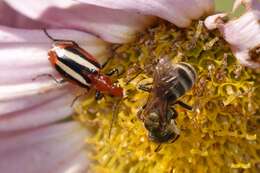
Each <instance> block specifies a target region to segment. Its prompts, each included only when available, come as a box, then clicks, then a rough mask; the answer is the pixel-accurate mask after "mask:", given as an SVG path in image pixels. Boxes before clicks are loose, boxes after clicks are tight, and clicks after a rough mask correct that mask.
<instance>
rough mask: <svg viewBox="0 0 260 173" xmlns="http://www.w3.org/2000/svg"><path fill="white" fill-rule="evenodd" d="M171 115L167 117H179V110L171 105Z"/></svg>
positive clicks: (169, 118)
mask: <svg viewBox="0 0 260 173" xmlns="http://www.w3.org/2000/svg"><path fill="white" fill-rule="evenodd" d="M170 110H171V111H172V112H171V115H170V116H168V117H167V119H168V120H171V119H176V118H177V117H178V112H177V111H176V110H175V109H174V107H170Z"/></svg>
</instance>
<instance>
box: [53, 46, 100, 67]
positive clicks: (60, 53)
mask: <svg viewBox="0 0 260 173" xmlns="http://www.w3.org/2000/svg"><path fill="white" fill-rule="evenodd" d="M53 49H54V51H55V52H56V54H57V55H58V57H60V58H62V57H67V58H70V59H71V60H72V61H74V62H76V63H78V64H80V65H82V66H84V67H87V68H88V69H90V70H91V71H98V70H99V68H97V67H96V66H95V65H93V64H92V63H90V62H89V61H88V60H87V59H85V58H82V57H80V56H79V55H77V54H75V53H73V52H70V51H68V50H66V49H63V48H60V47H54V48H53Z"/></svg>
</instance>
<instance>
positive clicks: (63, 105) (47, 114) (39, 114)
mask: <svg viewBox="0 0 260 173" xmlns="http://www.w3.org/2000/svg"><path fill="white" fill-rule="evenodd" d="M74 98H75V96H74V95H73V94H72V93H71V92H67V93H64V94H62V95H58V96H56V97H54V98H52V99H51V97H50V98H49V99H46V97H45V98H44V97H43V98H39V99H40V100H38V104H37V103H36V104H34V105H33V104H32V105H30V104H28V103H26V100H24V101H19V100H15V101H14V102H9V103H7V104H10V105H8V106H7V105H6V107H9V106H14V107H15V108H13V110H12V111H13V112H10V111H11V110H10V111H9V113H8V111H3V112H7V113H6V114H2V115H1V116H0V132H3V131H16V130H23V129H28V128H35V127H38V126H42V125H46V124H50V123H53V122H56V121H58V120H62V119H64V118H66V117H69V116H71V115H72V113H73V108H72V106H71V104H72V102H73V99H74ZM24 99H28V98H24ZM44 99H45V100H44ZM22 104H25V105H22ZM25 106H27V107H25Z"/></svg>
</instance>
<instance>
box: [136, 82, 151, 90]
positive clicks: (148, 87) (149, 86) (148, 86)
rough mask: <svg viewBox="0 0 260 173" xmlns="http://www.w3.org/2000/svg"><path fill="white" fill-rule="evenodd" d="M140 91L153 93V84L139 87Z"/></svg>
mask: <svg viewBox="0 0 260 173" xmlns="http://www.w3.org/2000/svg"><path fill="white" fill-rule="evenodd" d="M138 89H140V90H142V91H145V92H151V91H152V83H146V84H140V85H139V86H138Z"/></svg>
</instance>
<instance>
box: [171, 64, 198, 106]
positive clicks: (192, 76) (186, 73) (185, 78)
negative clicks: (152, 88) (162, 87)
mask: <svg viewBox="0 0 260 173" xmlns="http://www.w3.org/2000/svg"><path fill="white" fill-rule="evenodd" d="M176 71H177V74H178V75H177V77H176V78H175V79H174V80H175V81H174V85H173V86H171V87H170V89H169V92H168V93H167V97H168V98H169V99H171V100H172V101H174V100H177V99H178V98H179V97H181V96H182V95H184V94H185V93H186V92H187V91H188V90H190V89H191V88H192V86H193V85H194V83H195V81H196V76H197V75H196V71H195V69H194V68H193V67H192V66H191V65H189V64H187V63H178V64H176Z"/></svg>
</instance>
